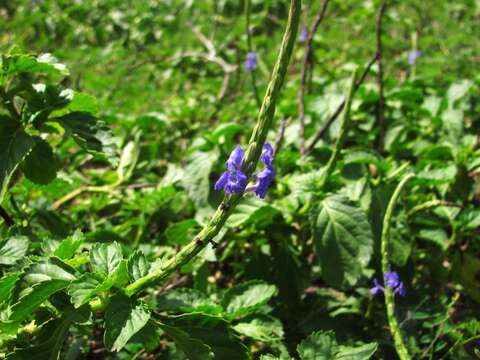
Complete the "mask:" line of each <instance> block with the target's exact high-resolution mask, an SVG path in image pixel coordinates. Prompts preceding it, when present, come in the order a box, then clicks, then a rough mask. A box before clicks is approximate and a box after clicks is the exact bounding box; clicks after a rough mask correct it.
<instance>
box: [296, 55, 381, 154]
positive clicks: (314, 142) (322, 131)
mask: <svg viewBox="0 0 480 360" xmlns="http://www.w3.org/2000/svg"><path fill="white" fill-rule="evenodd" d="M375 61H377V55H375V56H374V57H373V58H372V59H371V60H370V62H369V63H368V64H367V66H366V67H365V69H364V70H363V73H362V75H361V76H360V79H358V80H357V82H356V83H355V90H354V91H357V90H358V88H359V87H360V85H362V83H363V82H364V81H365V78H366V77H367V74H368V72H369V71H370V69H371V67H372V66H373V64H375ZM344 106H345V100H343V101H342V102H341V103H340V105H338V107H337V109H336V110H335V112H334V113H333V114H332V115H331V116H330V118H329V119H328V120H327V122H326V123H325V125H323V127H322V128H320V130H318V132H317V133H316V134H315V137H314V138H313V140H312V142H311V143H310V145H308V147H307V149H306V150H305V154H304V155H303V157H306V156H307V155H308V154H310V152H311V151H312V150H313V149H314V148H315V145H317V143H318V142H319V141H320V139H321V138H322V137H323V136H324V135H325V133H326V132H327V130H328V129H329V128H330V126H331V125H332V124H333V122H334V121H335V120H336V119H337V117H338V116H339V115H340V114H341V113H342V110H343V107H344Z"/></svg>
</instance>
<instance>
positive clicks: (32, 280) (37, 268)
mask: <svg viewBox="0 0 480 360" xmlns="http://www.w3.org/2000/svg"><path fill="white" fill-rule="evenodd" d="M74 273H75V270H74V269H73V268H72V267H70V266H69V265H67V264H65V263H64V262H63V261H61V260H60V259H59V258H55V257H52V258H50V259H48V260H42V261H40V262H38V263H34V264H32V265H30V266H29V267H28V268H27V269H26V271H25V276H24V280H25V281H26V282H27V283H28V284H30V285H33V284H36V283H39V282H42V281H49V280H65V281H72V280H75V275H74Z"/></svg>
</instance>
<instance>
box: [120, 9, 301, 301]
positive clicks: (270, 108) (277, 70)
mask: <svg viewBox="0 0 480 360" xmlns="http://www.w3.org/2000/svg"><path fill="white" fill-rule="evenodd" d="M300 9H301V0H291V2H290V10H289V14H288V22H287V26H286V29H285V33H284V35H283V40H282V44H281V47H280V53H279V55H278V57H277V62H276V63H275V67H274V68H273V72H272V77H271V79H270V83H269V84H268V87H267V91H266V94H265V97H264V99H263V103H262V106H261V108H260V112H259V113H258V119H257V124H256V126H255V128H254V129H253V133H252V136H251V138H250V142H249V144H248V148H247V150H246V153H245V157H244V160H243V163H242V170H243V172H244V173H245V175H247V176H248V177H250V176H251V175H252V173H253V171H254V170H255V168H256V165H257V162H258V159H259V157H260V154H261V151H262V148H263V144H264V143H265V139H266V137H267V132H268V130H269V129H270V126H271V124H272V120H273V115H274V113H275V105H276V102H277V98H278V95H279V92H280V88H281V86H282V83H283V80H284V78H285V74H286V72H287V67H288V63H289V61H290V57H291V55H292V50H293V46H294V43H295V38H296V35H297V28H298V22H299V18H300ZM242 196H243V192H242V193H238V194H233V195H229V196H225V198H224V200H223V201H222V204H221V205H220V206H219V207H218V208H217V210H216V211H215V213H214V214H213V216H212V217H211V219H210V220H209V221H208V223H207V225H205V226H204V227H203V229H202V230H201V231H200V232H199V233H198V234H197V235H196V236H195V237H194V239H193V240H192V241H191V242H190V243H189V244H188V245H186V246H185V247H184V248H183V249H181V250H180V252H178V253H177V254H176V255H175V256H173V257H172V258H170V259H169V260H167V261H166V262H165V264H164V265H163V266H162V267H161V268H160V269H158V270H155V271H152V272H150V273H149V274H147V275H145V276H143V277H141V278H139V279H138V280H136V281H135V282H133V283H132V284H130V285H128V286H127V287H126V289H125V293H126V294H127V295H128V296H132V295H134V294H136V293H138V292H139V291H141V290H143V289H144V288H146V287H147V286H149V285H151V284H153V283H155V282H158V281H162V280H164V279H166V278H167V277H168V276H170V275H171V274H172V273H174V272H175V271H176V270H177V269H179V268H181V267H182V266H183V265H185V264H186V263H188V262H189V261H190V260H191V259H192V258H193V257H195V256H196V255H197V254H198V253H199V252H200V251H201V250H202V249H203V248H204V247H205V246H207V244H208V243H209V242H210V241H211V240H212V239H213V238H214V237H215V235H217V234H218V232H219V231H220V229H221V228H222V227H223V225H224V224H225V221H226V220H227V219H228V217H229V216H230V214H231V213H232V212H233V210H234V208H235V206H236V205H237V204H238V202H239V201H240V199H241V198H242Z"/></svg>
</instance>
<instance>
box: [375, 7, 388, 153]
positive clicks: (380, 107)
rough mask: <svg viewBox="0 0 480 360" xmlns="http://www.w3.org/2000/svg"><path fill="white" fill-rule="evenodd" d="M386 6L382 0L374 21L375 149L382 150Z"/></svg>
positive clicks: (383, 135)
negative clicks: (375, 61) (383, 35)
mask: <svg viewBox="0 0 480 360" xmlns="http://www.w3.org/2000/svg"><path fill="white" fill-rule="evenodd" d="M386 7H387V2H386V0H384V1H383V2H382V4H381V5H380V8H379V10H378V14H377V23H376V43H377V60H378V72H377V84H378V107H377V126H378V129H379V134H378V139H377V150H378V151H379V152H383V147H384V140H385V95H384V91H383V61H382V57H383V46H382V20H383V15H384V14H385V10H386Z"/></svg>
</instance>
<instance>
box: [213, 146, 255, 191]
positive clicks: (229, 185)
mask: <svg viewBox="0 0 480 360" xmlns="http://www.w3.org/2000/svg"><path fill="white" fill-rule="evenodd" d="M242 158H243V150H242V148H241V147H240V145H237V146H236V147H235V149H233V151H232V153H231V154H230V156H229V158H228V160H227V171H225V172H224V173H223V174H222V176H220V178H219V179H218V180H217V182H216V183H215V186H214V187H213V188H214V189H215V190H220V189H224V190H225V192H226V193H227V194H233V193H240V192H242V191H243V189H244V188H245V185H246V184H247V180H248V178H247V176H246V175H245V174H244V173H243V172H242V171H241V170H240V166H241V164H242Z"/></svg>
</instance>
